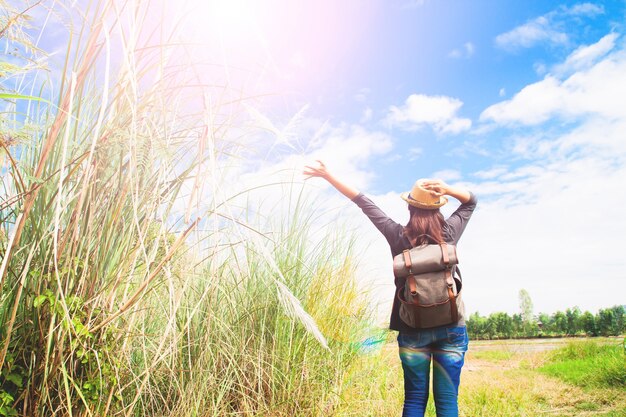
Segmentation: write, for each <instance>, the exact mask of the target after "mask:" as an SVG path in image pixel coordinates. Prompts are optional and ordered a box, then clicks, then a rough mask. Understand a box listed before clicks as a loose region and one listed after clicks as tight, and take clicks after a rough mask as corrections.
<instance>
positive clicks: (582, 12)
mask: <svg viewBox="0 0 626 417" xmlns="http://www.w3.org/2000/svg"><path fill="white" fill-rule="evenodd" d="M603 13H604V9H603V8H602V7H601V6H597V5H594V4H591V3H582V4H577V5H574V6H572V7H569V8H568V7H559V8H557V9H555V10H553V11H551V12H548V13H546V14H544V15H543V16H539V17H536V18H534V19H532V20H529V21H528V22H526V23H524V24H523V25H520V26H517V27H515V28H513V29H512V30H510V31H508V32H505V33H502V34H500V35H498V36H496V39H495V43H496V46H498V47H499V48H502V49H505V50H509V51H513V50H517V49H520V48H531V47H533V46H536V45H540V44H545V45H557V46H558V45H560V46H563V45H568V44H569V42H570V40H571V39H570V34H569V33H568V32H567V30H571V29H572V28H577V27H579V26H580V19H581V18H584V17H586V18H594V17H595V16H597V15H599V14H603Z"/></svg>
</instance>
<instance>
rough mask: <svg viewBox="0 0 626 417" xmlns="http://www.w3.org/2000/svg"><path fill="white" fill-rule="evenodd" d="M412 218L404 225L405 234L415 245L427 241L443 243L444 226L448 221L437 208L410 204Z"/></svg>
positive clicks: (423, 243)
mask: <svg viewBox="0 0 626 417" xmlns="http://www.w3.org/2000/svg"><path fill="white" fill-rule="evenodd" d="M409 212H410V213H411V218H410V219H409V222H408V223H407V224H406V226H404V231H403V233H404V235H405V236H406V237H407V238H408V239H409V241H410V242H411V244H412V245H413V246H419V245H425V244H427V243H443V241H444V238H443V226H444V224H446V221H445V220H444V218H443V214H441V212H440V211H439V209H437V210H429V209H422V208H418V207H413V206H411V205H409Z"/></svg>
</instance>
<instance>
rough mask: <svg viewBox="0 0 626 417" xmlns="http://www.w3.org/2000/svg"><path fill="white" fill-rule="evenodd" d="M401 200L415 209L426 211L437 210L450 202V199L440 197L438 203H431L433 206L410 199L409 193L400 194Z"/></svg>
mask: <svg viewBox="0 0 626 417" xmlns="http://www.w3.org/2000/svg"><path fill="white" fill-rule="evenodd" d="M400 198H401V199H403V200H404V201H406V202H407V203H408V204H409V205H411V206H413V207H417V208H422V209H426V210H436V209H438V208H439V207H441V206H443V205H445V204H446V203H447V202H448V199H447V198H446V197H445V196H443V195H442V196H441V197H439V202H438V203H431V204H429V203H423V202H421V201H417V200H413V199H412V198H409V192H405V193H402V194H400Z"/></svg>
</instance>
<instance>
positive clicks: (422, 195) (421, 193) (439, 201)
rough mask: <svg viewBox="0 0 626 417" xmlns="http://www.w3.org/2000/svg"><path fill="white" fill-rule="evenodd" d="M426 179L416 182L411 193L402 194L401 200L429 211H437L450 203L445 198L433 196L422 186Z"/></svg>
mask: <svg viewBox="0 0 626 417" xmlns="http://www.w3.org/2000/svg"><path fill="white" fill-rule="evenodd" d="M425 181H427V180H426V179H424V178H422V179H419V180H417V181H416V182H415V184H414V185H413V188H412V189H411V191H410V192H407V193H402V194H400V198H402V199H403V200H404V201H406V202H407V203H409V204H410V205H412V206H413V207H418V208H422V209H427V210H436V209H438V208H439V207H441V206H443V205H444V204H446V203H447V202H448V199H447V198H446V197H445V196H436V195H433V194H432V192H431V191H429V190H427V189H426V188H424V186H423V185H422V184H423V183H424V182H425Z"/></svg>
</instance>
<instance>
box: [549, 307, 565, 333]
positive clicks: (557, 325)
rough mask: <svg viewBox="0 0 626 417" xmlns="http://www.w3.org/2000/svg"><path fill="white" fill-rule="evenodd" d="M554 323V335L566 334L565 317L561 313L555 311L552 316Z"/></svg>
mask: <svg viewBox="0 0 626 417" xmlns="http://www.w3.org/2000/svg"><path fill="white" fill-rule="evenodd" d="M552 321H553V322H554V333H556V334H558V335H566V334H567V316H566V315H565V313H563V312H562V311H557V312H556V313H554V315H553V316H552Z"/></svg>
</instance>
